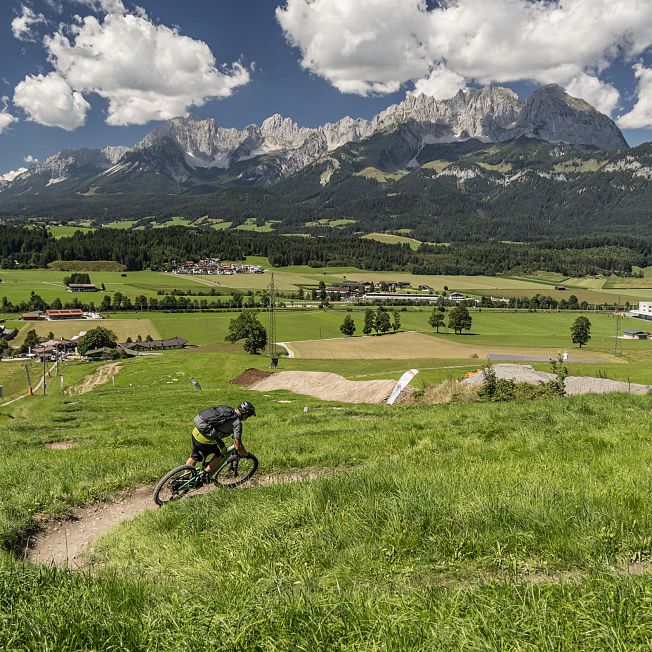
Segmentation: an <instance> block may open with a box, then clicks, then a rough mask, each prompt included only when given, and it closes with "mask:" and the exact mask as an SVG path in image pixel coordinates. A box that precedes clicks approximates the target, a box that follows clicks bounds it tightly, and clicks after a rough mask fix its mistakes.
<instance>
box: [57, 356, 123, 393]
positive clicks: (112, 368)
mask: <svg viewBox="0 0 652 652" xmlns="http://www.w3.org/2000/svg"><path fill="white" fill-rule="evenodd" d="M120 369H122V365H121V364H120V363H119V362H109V363H108V364H103V365H102V366H101V367H98V368H97V369H96V371H95V373H94V374H91V375H89V376H86V378H84V381H83V382H82V384H81V385H75V386H74V387H71V388H70V389H69V390H68V394H71V395H72V394H86V392H90V391H91V390H92V389H94V388H95V387H97V386H98V385H104V383H108V382H109V380H111V378H112V377H113V376H116V375H117V374H118V372H119V371H120Z"/></svg>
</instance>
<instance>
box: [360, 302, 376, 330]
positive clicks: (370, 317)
mask: <svg viewBox="0 0 652 652" xmlns="http://www.w3.org/2000/svg"><path fill="white" fill-rule="evenodd" d="M375 327H376V315H375V314H374V312H373V310H371V308H367V309H366V310H365V311H364V326H363V327H362V332H363V333H364V334H365V335H371V331H372V330H374V328H375Z"/></svg>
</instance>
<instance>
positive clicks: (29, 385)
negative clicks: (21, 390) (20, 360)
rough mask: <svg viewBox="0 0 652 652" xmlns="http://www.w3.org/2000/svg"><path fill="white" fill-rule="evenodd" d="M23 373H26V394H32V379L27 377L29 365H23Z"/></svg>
mask: <svg viewBox="0 0 652 652" xmlns="http://www.w3.org/2000/svg"><path fill="white" fill-rule="evenodd" d="M23 367H24V369H25V374H26V375H27V395H28V396H32V379H31V378H30V377H29V367H28V366H27V364H25V365H23Z"/></svg>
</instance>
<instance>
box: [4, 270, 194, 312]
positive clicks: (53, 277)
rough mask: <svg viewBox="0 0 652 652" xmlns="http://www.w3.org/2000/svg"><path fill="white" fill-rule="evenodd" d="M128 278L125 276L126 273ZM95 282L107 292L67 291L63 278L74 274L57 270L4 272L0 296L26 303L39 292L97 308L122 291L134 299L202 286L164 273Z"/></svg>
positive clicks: (98, 276)
mask: <svg viewBox="0 0 652 652" xmlns="http://www.w3.org/2000/svg"><path fill="white" fill-rule="evenodd" d="M123 273H124V274H125V276H122V274H123ZM89 274H90V277H91V282H93V283H95V284H96V285H98V286H99V285H101V284H102V283H104V285H105V287H106V291H105V292H102V291H100V292H92V293H90V292H89V293H84V294H81V293H80V294H73V293H71V292H67V291H66V289H65V286H64V285H63V279H64V278H65V277H66V276H70V272H62V271H55V270H43V269H38V270H31V269H29V270H13V269H11V270H9V269H7V270H2V271H1V272H0V279H2V283H0V297H2V296H6V297H7V298H8V299H9V300H10V301H12V302H18V301H26V300H28V299H29V297H30V294H31V292H35V293H36V294H38V295H39V296H41V297H42V298H43V299H44V300H45V301H47V302H48V303H50V302H52V301H53V300H54V299H56V298H59V299H61V301H62V302H66V301H71V300H72V299H73V298H74V297H77V298H79V299H80V300H82V301H84V302H87V301H94V302H95V303H96V304H97V305H99V303H100V302H101V301H102V297H103V296H104V295H105V294H111V293H113V292H121V293H122V294H123V295H125V296H128V297H130V298H131V299H132V300H133V299H134V298H135V297H137V296H138V295H141V294H142V295H145V296H147V297H155V296H157V292H158V291H159V290H172V289H174V288H178V289H184V288H185V289H193V290H197V289H198V288H199V287H201V286H200V285H199V284H198V283H196V282H194V281H193V280H191V279H190V278H189V277H187V276H183V275H172V274H164V273H162V272H149V271H145V272H122V273H121V272H97V271H91V272H89Z"/></svg>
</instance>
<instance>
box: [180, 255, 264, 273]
mask: <svg viewBox="0 0 652 652" xmlns="http://www.w3.org/2000/svg"><path fill="white" fill-rule="evenodd" d="M172 264H173V269H172V273H173V274H225V275H230V274H263V273H264V272H265V268H264V267H262V266H261V265H244V264H240V263H223V262H222V261H221V260H220V259H219V258H202V259H201V260H199V261H197V262H195V261H194V260H186V261H185V262H183V263H177V261H173V263H172Z"/></svg>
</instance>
